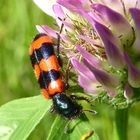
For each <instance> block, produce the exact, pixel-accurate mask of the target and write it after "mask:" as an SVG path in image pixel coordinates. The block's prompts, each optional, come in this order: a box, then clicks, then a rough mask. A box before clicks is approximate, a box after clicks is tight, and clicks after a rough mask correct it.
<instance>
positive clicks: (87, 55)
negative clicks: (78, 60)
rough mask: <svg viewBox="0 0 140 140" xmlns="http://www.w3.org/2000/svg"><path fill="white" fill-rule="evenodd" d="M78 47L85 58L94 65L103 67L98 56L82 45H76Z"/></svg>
mask: <svg viewBox="0 0 140 140" xmlns="http://www.w3.org/2000/svg"><path fill="white" fill-rule="evenodd" d="M76 49H77V50H78V51H79V52H80V54H81V55H82V56H83V58H84V59H86V60H87V61H88V62H89V63H90V64H91V65H93V66H94V67H96V68H100V67H101V65H100V60H99V59H98V58H97V57H95V56H93V55H92V54H90V53H89V52H87V51H86V50H84V49H83V48H82V47H80V46H79V45H76Z"/></svg>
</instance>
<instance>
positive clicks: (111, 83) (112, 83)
mask: <svg viewBox="0 0 140 140" xmlns="http://www.w3.org/2000/svg"><path fill="white" fill-rule="evenodd" d="M84 64H85V65H86V66H87V67H88V68H89V69H90V70H91V72H92V73H93V74H94V76H95V77H96V79H97V80H98V81H99V82H100V83H101V84H102V85H103V86H105V87H107V88H111V89H112V88H114V87H116V86H117V85H118V82H119V81H118V79H117V77H115V76H114V75H111V74H110V75H109V74H108V73H107V72H105V71H103V70H99V69H96V68H95V67H93V66H92V65H91V64H90V63H89V62H88V61H86V60H84Z"/></svg>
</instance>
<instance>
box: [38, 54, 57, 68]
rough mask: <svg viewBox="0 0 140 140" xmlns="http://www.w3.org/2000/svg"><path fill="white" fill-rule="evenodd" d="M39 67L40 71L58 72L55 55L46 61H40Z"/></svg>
mask: <svg viewBox="0 0 140 140" xmlns="http://www.w3.org/2000/svg"><path fill="white" fill-rule="evenodd" d="M39 67H40V69H41V70H42V71H50V70H52V69H54V70H56V71H59V65H58V61H57V58H56V56H55V55H51V56H50V57H49V58H48V59H41V61H40V62H39Z"/></svg>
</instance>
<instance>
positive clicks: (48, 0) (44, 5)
mask: <svg viewBox="0 0 140 140" xmlns="http://www.w3.org/2000/svg"><path fill="white" fill-rule="evenodd" d="M33 1H34V3H35V4H36V5H37V6H38V7H39V8H40V9H41V10H42V11H44V12H45V13H46V14H47V15H50V16H52V17H55V14H54V12H53V9H52V5H53V4H55V3H56V0H33Z"/></svg>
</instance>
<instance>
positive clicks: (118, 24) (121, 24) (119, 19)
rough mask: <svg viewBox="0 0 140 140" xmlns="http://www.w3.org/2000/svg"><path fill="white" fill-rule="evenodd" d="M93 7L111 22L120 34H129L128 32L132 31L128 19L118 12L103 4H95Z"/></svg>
mask: <svg viewBox="0 0 140 140" xmlns="http://www.w3.org/2000/svg"><path fill="white" fill-rule="evenodd" d="M91 7H92V8H93V9H94V10H96V11H98V12H99V13H100V16H101V17H102V18H104V20H105V21H106V22H108V23H110V24H111V26H112V27H113V28H114V29H115V32H117V33H119V35H122V34H123V35H128V33H131V32H132V28H131V26H130V24H129V23H128V21H127V20H126V19H125V18H124V17H123V16H122V15H121V14H119V13H118V12H116V11H114V10H112V9H111V8H109V7H107V6H105V5H102V4H93V5H91Z"/></svg>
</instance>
